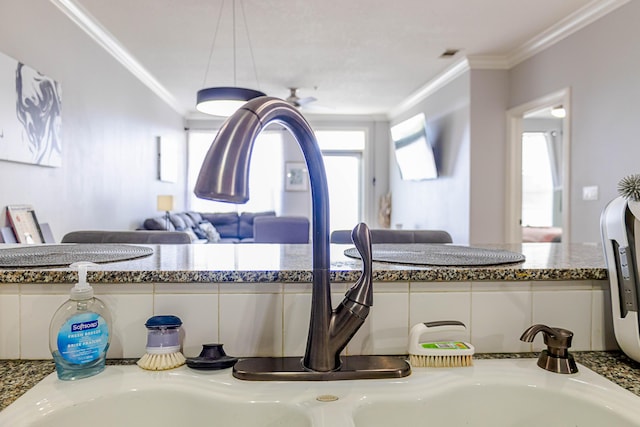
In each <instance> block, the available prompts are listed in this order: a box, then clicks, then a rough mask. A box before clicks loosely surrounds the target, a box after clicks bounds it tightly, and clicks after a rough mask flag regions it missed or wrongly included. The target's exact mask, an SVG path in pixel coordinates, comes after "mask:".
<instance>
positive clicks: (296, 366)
mask: <svg viewBox="0 0 640 427" xmlns="http://www.w3.org/2000/svg"><path fill="white" fill-rule="evenodd" d="M272 123H277V124H280V125H282V126H284V127H285V128H286V129H287V130H289V132H291V134H292V135H293V136H294V137H295V140H296V141H297V142H298V145H299V146H300V148H301V149H302V153H303V154H304V158H305V161H306V165H307V170H308V172H309V182H310V185H311V200H312V215H313V218H312V245H313V246H312V248H313V285H312V294H311V316H310V321H309V333H308V337H307V346H306V351H305V354H304V357H303V358H302V360H300V358H290V357H284V358H277V357H271V358H269V357H267V358H253V359H244V360H241V361H240V362H238V363H237V364H236V365H235V366H234V376H236V377H237V378H241V379H254V380H283V379H284V380H331V379H355V378H389V377H392V378H397V377H402V376H406V375H409V374H410V372H411V370H410V367H409V365H408V364H407V362H406V361H405V360H402V359H400V358H397V357H393V356H349V357H343V358H341V357H340V353H341V352H342V350H343V349H344V348H345V347H346V345H347V344H348V342H349V341H350V340H351V338H352V337H353V336H354V335H355V333H356V332H357V331H358V329H359V328H360V326H362V324H363V323H364V321H365V319H366V317H367V315H368V314H369V309H370V307H371V306H372V305H373V271H372V252H371V236H370V232H369V229H368V227H367V226H366V225H365V224H364V223H362V224H358V225H357V226H356V227H355V228H354V230H353V233H352V237H353V241H354V244H355V245H356V248H357V249H358V251H359V252H360V255H361V257H362V260H363V273H362V276H361V277H360V279H359V280H358V281H357V282H356V283H355V284H354V285H353V286H352V287H351V288H350V289H349V290H348V291H347V293H346V296H345V299H344V300H343V301H342V303H341V304H340V305H339V307H338V308H337V309H335V310H333V309H332V306H331V288H330V271H329V269H330V252H329V192H328V187H327V177H326V173H325V169H324V163H323V160H322V153H321V152H320V148H319V147H318V144H317V141H316V138H315V135H314V133H313V130H312V129H311V126H310V125H309V124H308V123H307V121H306V120H305V119H304V117H303V116H302V114H300V112H299V111H298V110H297V109H296V108H295V107H293V106H292V105H290V104H289V103H287V102H284V101H282V100H280V99H277V98H271V97H260V98H256V99H254V100H252V101H249V102H248V103H246V104H245V105H244V106H243V107H242V108H241V109H239V110H238V111H237V112H236V113H235V114H233V115H232V116H230V117H229V118H228V119H227V121H226V122H225V123H224V125H223V126H222V128H221V129H220V131H219V132H218V135H217V136H216V138H215V140H214V141H213V143H212V144H211V147H210V148H209V151H208V152H207V155H206V157H205V160H204V162H203V164H202V168H201V169H200V174H199V176H198V180H197V182H196V186H195V190H194V192H195V194H196V196H198V197H200V198H204V199H210V200H222V201H228V202H234V203H245V202H246V201H247V200H249V185H248V181H249V164H250V159H251V151H252V147H253V144H254V142H255V139H256V137H257V136H258V135H259V134H260V132H261V131H262V130H263V129H264V128H265V127H267V126H268V125H270V124H272Z"/></svg>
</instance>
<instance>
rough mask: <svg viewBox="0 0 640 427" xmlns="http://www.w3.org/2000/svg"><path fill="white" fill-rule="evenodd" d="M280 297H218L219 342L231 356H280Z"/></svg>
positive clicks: (274, 295)
mask: <svg viewBox="0 0 640 427" xmlns="http://www.w3.org/2000/svg"><path fill="white" fill-rule="evenodd" d="M282 311H283V310H282V295H281V294H225V293H221V294H220V317H219V319H220V320H219V321H220V323H219V325H220V340H219V341H220V342H221V343H222V344H224V348H225V352H226V353H227V354H229V355H231V356H243V357H250V356H273V357H279V356H282Z"/></svg>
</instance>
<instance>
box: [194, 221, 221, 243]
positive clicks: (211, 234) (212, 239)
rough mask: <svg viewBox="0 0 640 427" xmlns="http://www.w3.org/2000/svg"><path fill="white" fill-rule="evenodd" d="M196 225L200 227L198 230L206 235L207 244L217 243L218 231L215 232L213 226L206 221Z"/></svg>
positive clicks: (218, 239)
mask: <svg viewBox="0 0 640 427" xmlns="http://www.w3.org/2000/svg"><path fill="white" fill-rule="evenodd" d="M198 225H200V230H202V231H204V233H205V234H206V235H207V240H208V241H209V243H217V242H219V241H220V233H218V230H216V228H215V227H214V226H213V224H211V223H210V222H208V221H203V222H201V223H200V224H198Z"/></svg>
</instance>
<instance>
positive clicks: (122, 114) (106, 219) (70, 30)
mask: <svg viewBox="0 0 640 427" xmlns="http://www.w3.org/2000/svg"><path fill="white" fill-rule="evenodd" d="M0 16H2V25H0V52H3V53H4V54H6V55H8V56H11V57H13V58H15V59H17V60H18V61H20V62H23V63H25V64H27V65H28V66H30V67H32V68H34V69H36V70H38V71H40V72H42V73H44V74H46V75H48V76H49V77H52V78H53V79H55V80H57V81H58V83H60V85H61V87H62V144H63V146H62V150H63V158H62V163H63V164H62V167H60V168H48V167H41V166H35V165H27V164H20V163H12V162H7V161H0V208H2V209H4V206H6V205H10V204H22V203H26V204H31V205H33V206H34V208H35V210H36V214H37V215H38V219H39V220H40V222H48V223H49V224H50V225H51V227H52V229H53V233H54V235H55V237H56V239H57V240H58V241H59V240H60V238H61V237H62V236H63V235H64V234H65V233H67V232H69V231H72V230H77V229H91V228H93V229H96V228H100V229H134V228H136V227H137V226H139V225H140V224H141V223H142V221H143V220H144V218H146V217H149V216H153V215H158V214H159V213H158V212H157V211H156V196H157V195H158V194H174V196H175V197H176V199H175V200H176V205H177V208H179V207H180V206H182V205H183V203H184V202H183V200H184V199H183V189H182V188H183V186H184V178H183V177H184V176H185V175H184V174H185V149H184V147H185V142H184V141H185V137H184V131H183V121H182V118H181V116H180V115H179V114H178V113H176V112H175V111H173V110H172V109H171V108H169V107H168V106H167V105H166V104H165V103H164V102H163V101H161V100H160V99H159V98H158V97H157V96H156V95H154V94H153V93H152V92H151V91H150V90H149V89H147V87H146V86H143V85H142V83H140V82H139V81H138V80H137V79H136V78H134V77H133V76H132V75H131V74H130V73H129V72H128V71H126V70H125V69H124V68H123V67H122V66H121V65H120V64H119V63H117V62H116V61H115V60H114V59H112V57H111V56H109V55H108V54H107V53H105V52H104V50H102V48H100V47H98V45H97V44H96V43H95V42H93V41H92V40H91V39H90V38H89V37H88V36H86V35H85V34H84V33H83V32H82V31H81V30H80V29H78V27H76V25H75V24H73V23H72V22H71V21H70V20H69V19H68V18H67V17H66V16H64V15H63V14H62V12H60V11H59V10H58V9H57V8H56V7H55V6H53V5H52V4H51V3H50V2H48V1H41V0H20V1H17V0H16V1H3V2H2V4H1V5H0ZM10 95H12V94H0V96H10ZM2 119H4V118H0V120H2ZM157 136H161V137H163V138H167V139H172V140H174V141H175V142H176V144H177V146H178V150H177V152H176V156H175V157H176V158H175V161H176V163H177V164H178V168H179V169H178V174H179V177H180V182H179V183H176V184H171V183H163V182H160V181H158V180H157V179H156V175H157V168H156V161H157V157H156V156H157V149H156V137H157ZM4 216H5V215H4V212H3V213H2V215H1V219H0V225H4V224H5V218H4Z"/></svg>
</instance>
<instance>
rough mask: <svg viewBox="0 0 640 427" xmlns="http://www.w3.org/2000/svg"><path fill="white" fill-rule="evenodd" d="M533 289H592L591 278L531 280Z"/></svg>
mask: <svg viewBox="0 0 640 427" xmlns="http://www.w3.org/2000/svg"><path fill="white" fill-rule="evenodd" d="M531 289H532V290H533V291H580V290H582V291H590V290H591V289H593V281H591V280H539V281H533V282H531Z"/></svg>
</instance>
